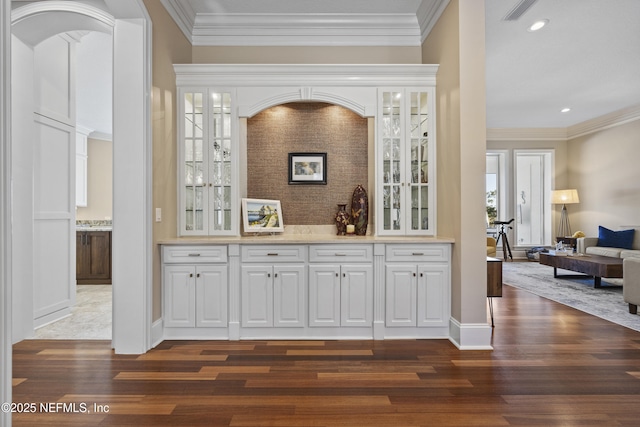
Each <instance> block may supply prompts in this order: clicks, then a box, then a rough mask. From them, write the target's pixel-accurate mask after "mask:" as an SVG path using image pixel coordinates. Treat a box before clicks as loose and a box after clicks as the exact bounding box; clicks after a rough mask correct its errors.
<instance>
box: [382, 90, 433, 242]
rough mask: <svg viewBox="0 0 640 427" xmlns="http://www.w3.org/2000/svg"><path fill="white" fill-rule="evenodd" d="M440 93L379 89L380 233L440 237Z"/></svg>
mask: <svg viewBox="0 0 640 427" xmlns="http://www.w3.org/2000/svg"><path fill="white" fill-rule="evenodd" d="M434 95H435V89H434V88H430V87H424V88H401V87H399V88H391V89H387V88H384V89H379V94H378V121H377V126H378V132H377V135H378V138H377V142H376V158H377V163H376V177H377V181H378V185H377V187H378V189H379V193H378V200H380V201H381V203H379V204H378V209H377V211H376V212H377V218H378V220H377V232H378V234H379V235H435V230H436V221H435V214H436V209H435V162H434V161H433V160H435V121H434V112H435V102H434V101H435V100H434Z"/></svg>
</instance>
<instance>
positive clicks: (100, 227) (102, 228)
mask: <svg viewBox="0 0 640 427" xmlns="http://www.w3.org/2000/svg"><path fill="white" fill-rule="evenodd" d="M112 230H113V227H112V226H110V225H76V231H112Z"/></svg>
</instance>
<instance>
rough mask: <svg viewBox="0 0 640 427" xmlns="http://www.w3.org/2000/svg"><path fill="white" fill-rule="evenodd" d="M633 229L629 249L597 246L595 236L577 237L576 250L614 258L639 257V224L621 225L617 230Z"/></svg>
mask: <svg viewBox="0 0 640 427" xmlns="http://www.w3.org/2000/svg"><path fill="white" fill-rule="evenodd" d="M632 228H633V229H635V232H634V236H633V244H632V245H631V249H626V248H609V247H603V246H598V238H597V237H579V238H578V239H577V242H576V251H577V252H578V253H582V254H588V255H602V256H609V257H614V258H628V257H640V226H622V227H620V228H619V230H629V229H632Z"/></svg>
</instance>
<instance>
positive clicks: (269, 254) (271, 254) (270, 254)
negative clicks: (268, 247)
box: [267, 252, 278, 256]
mask: <svg viewBox="0 0 640 427" xmlns="http://www.w3.org/2000/svg"><path fill="white" fill-rule="evenodd" d="M267 256H278V254H277V253H273V252H270V253H268V254H267Z"/></svg>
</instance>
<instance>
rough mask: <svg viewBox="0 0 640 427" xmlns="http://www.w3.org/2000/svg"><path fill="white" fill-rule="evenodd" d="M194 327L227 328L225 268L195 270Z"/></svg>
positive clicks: (222, 266) (213, 266) (200, 268)
mask: <svg viewBox="0 0 640 427" xmlns="http://www.w3.org/2000/svg"><path fill="white" fill-rule="evenodd" d="M196 276H197V280H196V314H197V316H196V326H197V327H226V326H227V266H226V265H212V266H201V267H197V268H196Z"/></svg>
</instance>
